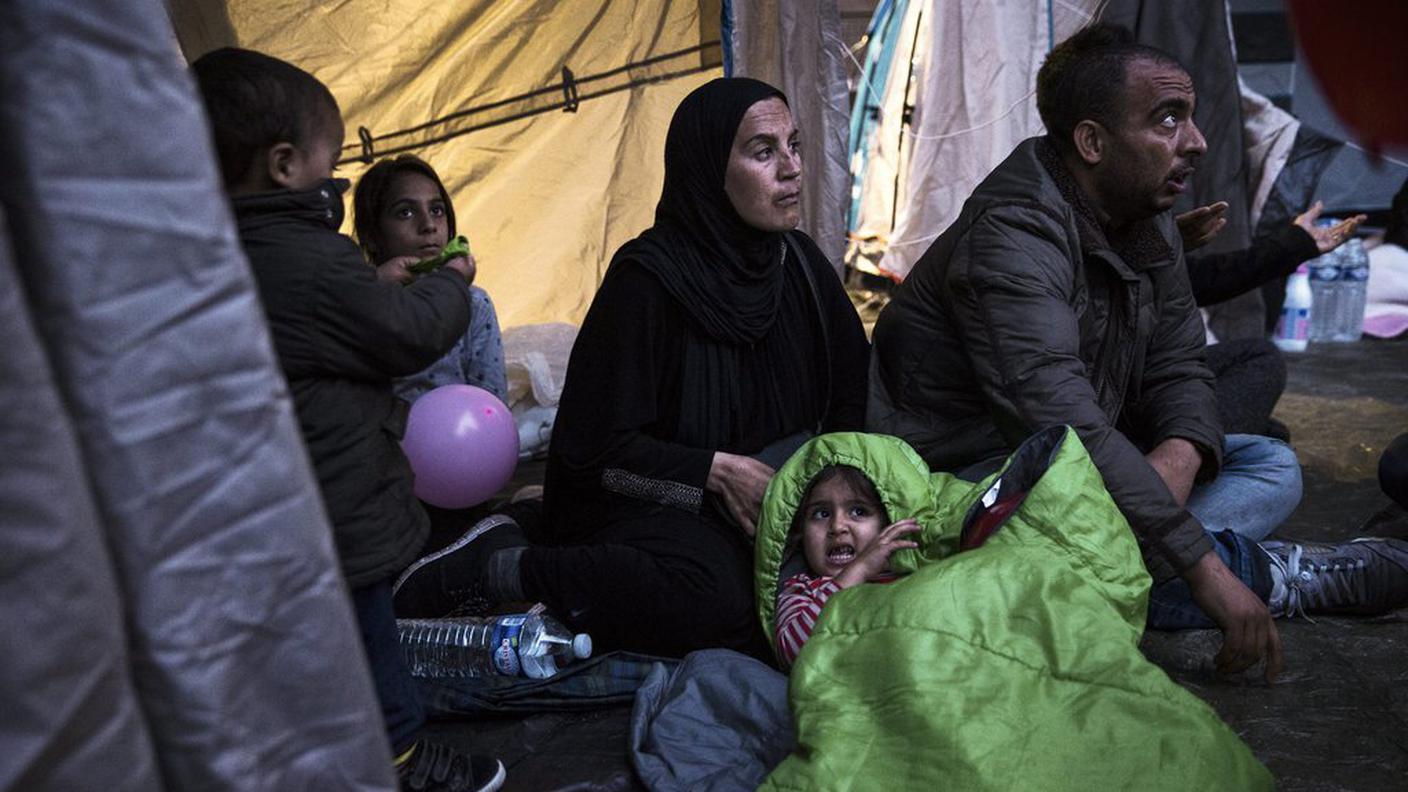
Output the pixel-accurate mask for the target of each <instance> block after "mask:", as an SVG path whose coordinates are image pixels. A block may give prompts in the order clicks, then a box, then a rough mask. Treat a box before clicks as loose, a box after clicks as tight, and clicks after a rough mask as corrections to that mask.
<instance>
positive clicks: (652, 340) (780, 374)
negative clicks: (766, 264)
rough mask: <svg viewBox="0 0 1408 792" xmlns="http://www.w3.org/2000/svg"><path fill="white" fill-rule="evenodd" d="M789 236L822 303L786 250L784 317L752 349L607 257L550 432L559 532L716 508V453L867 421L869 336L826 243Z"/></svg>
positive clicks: (550, 482)
mask: <svg viewBox="0 0 1408 792" xmlns="http://www.w3.org/2000/svg"><path fill="white" fill-rule="evenodd" d="M793 238H794V240H795V241H797V242H798V243H799V245H800V246H801V247H802V248H803V250H804V251H805V252H806V254H807V256H806V257H807V259H808V261H807V265H808V266H809V267H810V268H811V270H812V273H813V276H814V281H815V283H816V286H817V292H818V296H819V297H820V303H821V304H820V310H819V309H818V305H817V300H816V299H815V298H814V297H813V292H812V287H811V286H810V285H809V284H808V281H807V278H806V276H805V275H804V273H803V271H802V270H801V268H800V267H799V266H798V263H797V262H796V261H795V258H796V257H795V256H791V257H790V260H787V261H785V262H784V272H785V275H784V285H783V295H782V300H781V304H780V306H779V308H778V315H777V318H776V321H775V322H774V323H773V325H772V329H771V330H769V331H768V332H767V334H766V335H764V336H763V337H762V338H761V339H760V340H759V341H758V342H757V343H755V344H752V345H731V344H727V343H724V342H720V341H717V340H715V339H713V338H711V337H709V336H708V335H706V334H705V333H704V332H703V331H702V330H701V329H700V328H699V326H698V325H696V324H694V323H693V322H692V321H691V320H690V318H689V317H688V315H687V314H686V312H685V311H683V310H681V308H680V306H679V305H677V304H676V302H675V299H674V298H673V297H672V296H671V295H670V294H669V292H667V291H666V290H665V288H664V287H663V286H662V285H661V284H660V282H659V280H658V279H657V278H656V276H655V275H653V274H652V273H651V272H650V271H648V270H647V269H646V268H645V267H643V266H640V265H639V264H637V263H635V262H633V261H632V260H630V259H619V260H617V261H616V262H614V263H613V264H612V266H611V268H610V270H609V271H608V272H607V275H606V278H605V280H604V281H603V283H602V285H601V289H600V290H599V291H598V292H597V294H596V297H595V299H594V300H593V301H592V306H591V308H590V310H589V311H588V312H587V316H586V319H585V320H584V321H583V323H582V329H581V332H580V333H579V334H578V336H577V341H576V344H575V345H574V346H573V349H572V357H571V360H570V362H569V364H568V370H567V380H566V383H565V385H564V388H563V392H562V399H561V402H560V404H559V408H558V416H557V421H556V425H555V426H554V429H553V438H552V446H551V450H550V452H549V457H548V470H547V480H546V501H547V504H546V505H547V510H548V522H549V525H550V527H551V530H552V532H553V534H554V536H555V538H557V539H559V540H563V541H570V540H571V539H574V538H581V537H583V536H586V535H589V534H591V533H592V532H593V531H595V530H596V529H598V528H600V527H602V526H604V525H607V524H609V523H611V522H613V521H615V520H617V519H622V518H628V517H630V516H632V515H635V514H641V513H644V512H645V511H647V510H650V509H658V507H659V505H665V506H670V507H675V508H679V509H683V510H686V511H690V512H706V513H708V511H709V509H708V506H709V501H710V500H711V497H712V496H711V497H710V498H706V497H705V492H704V487H705V483H706V481H707V478H708V475H709V468H710V465H711V463H712V460H713V455H714V452H715V451H724V452H728V453H735V454H755V453H757V452H758V451H760V450H761V449H763V448H764V447H766V446H768V445H769V444H771V443H773V442H774V441H777V440H779V439H781V438H784V437H787V436H789V435H793V434H795V433H797V432H800V431H816V430H818V429H820V430H822V431H833V430H848V429H859V428H861V426H862V424H863V422H864V417H865V397H866V369H867V365H868V360H869V344H868V342H867V341H866V339H865V333H864V331H863V330H862V328H861V325H860V320H859V317H858V316H857V314H856V311H855V309H854V307H853V306H852V305H851V303H850V300H849V299H848V298H847V297H846V294H845V290H844V289H843V288H842V287H841V284H840V282H839V281H838V280H837V278H836V275H835V274H834V273H833V272H832V271H831V269H830V268H829V267H828V266H827V264H826V259H825V257H824V256H823V254H822V253H821V251H820V250H819V249H818V248H817V247H816V245H815V243H813V242H812V241H811V240H810V239H808V238H807V237H806V236H805V235H803V234H799V233H794V235H793ZM823 316H824V317H825V322H826V331H825V333H823V331H822V321H823V320H822V317H823ZM824 339H825V340H824ZM828 347H829V348H828ZM714 513H716V514H717V513H721V512H719V511H718V510H717V507H716V508H715V510H714Z"/></svg>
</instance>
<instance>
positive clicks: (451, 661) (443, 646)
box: [396, 608, 592, 679]
mask: <svg viewBox="0 0 1408 792" xmlns="http://www.w3.org/2000/svg"><path fill="white" fill-rule="evenodd" d="M396 627H397V629H398V630H399V632H400V637H401V651H402V652H403V653H404V655H405V658H406V665H407V666H409V667H410V669H411V675H412V676H418V677H475V676H492V675H494V674H502V675H506V676H527V677H531V678H533V679H546V678H548V677H550V676H552V675H554V674H556V673H557V671H558V666H559V664H566V663H568V662H570V661H572V660H583V659H586V658H588V657H591V654H592V639H591V636H589V635H587V634H586V633H578V634H576V635H573V634H572V632H571V631H570V630H568V629H567V628H566V627H564V626H562V624H561V623H560V622H558V621H557V620H556V619H553V618H551V617H549V616H545V615H542V613H541V611H538V610H537V609H536V608H535V609H534V610H533V611H529V612H528V613H516V614H513V615H509V616H492V617H486V618H482V619H480V618H449V619H397V620H396Z"/></svg>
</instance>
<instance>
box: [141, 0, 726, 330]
mask: <svg viewBox="0 0 1408 792" xmlns="http://www.w3.org/2000/svg"><path fill="white" fill-rule="evenodd" d="M719 2H720V0H651V1H650V2H639V1H635V2H633V1H632V0H457V2H453V3H445V2H425V0H345V1H344V2H339V3H323V4H319V5H318V6H316V7H312V8H310V7H309V6H308V5H307V4H304V3H295V2H288V1H287V0H228V2H220V1H219V0H214V1H212V0H169V3H168V7H169V9H170V12H171V16H172V21H173V23H174V25H175V28H176V32H177V37H178V39H179V41H180V44H181V48H182V51H183V52H184V54H185V55H186V57H187V58H188V59H190V60H194V59H195V58H197V57H199V56H200V55H201V54H203V53H205V52H207V51H209V50H211V49H215V48H217V47H221V46H239V47H247V48H250V49H256V50H259V51H261V52H266V53H269V54H270V55H274V56H275V57H279V58H283V59H285V60H288V61H290V62H292V63H294V64H296V65H298V66H299V67H301V68H303V69H306V70H307V71H309V72H311V73H312V74H314V75H315V76H317V77H318V78H319V79H321V80H322V81H323V82H324V83H326V84H327V86H328V87H329V88H330V89H331V90H332V92H333V95H334V96H336V97H337V100H338V102H339V104H340V105H341V107H342V116H343V122H344V124H345V126H346V130H347V136H346V141H347V148H346V150H345V151H344V161H343V164H342V166H341V167H340V169H339V172H338V175H339V176H343V177H346V178H349V179H352V180H353V182H354V184H355V182H356V180H357V178H358V177H359V176H360V175H361V174H362V172H363V171H364V170H365V169H366V167H367V166H366V164H365V163H364V162H361V161H359V158H360V157H362V155H363V154H364V152H365V149H364V147H363V143H362V139H361V138H360V137H359V135H358V130H359V128H365V129H366V130H367V132H368V133H369V137H370V143H371V153H372V155H373V157H377V156H381V155H382V154H383V153H387V152H394V151H396V150H398V149H400V150H409V151H411V152H412V153H414V154H416V155H417V156H419V157H421V158H423V159H425V160H427V161H428V162H430V163H431V164H432V165H434V166H435V168H436V170H437V171H438V172H439V173H440V175H441V177H442V178H443V179H444V181H445V186H446V187H447V188H448V189H449V190H450V192H451V195H452V197H453V199H454V203H455V213H456V215H457V219H458V225H459V229H460V232H461V233H463V234H465V235H467V236H468V237H469V240H470V244H471V246H472V248H473V251H474V254H475V258H476V259H477V261H478V263H479V275H478V277H477V279H476V281H475V282H476V284H477V285H479V286H481V287H483V288H484V289H485V290H487V291H488V292H489V294H490V296H492V297H493V299H494V302H495V305H496V306H497V308H498V311H499V319H500V323H501V324H502V325H504V326H506V327H507V326H512V325H519V324H527V323H533V322H548V321H568V322H574V323H579V322H580V321H581V319H582V317H583V316H584V315H585V313H586V310H587V307H588V306H589V305H590V303H591V298H592V295H593V294H594V293H595V291H596V287H597V285H598V284H599V283H600V280H601V276H602V275H603V274H604V272H605V270H606V265H607V264H608V263H609V262H610V258H611V254H612V253H614V252H615V250H616V248H617V247H619V246H620V245H621V244H622V243H624V242H626V241H627V240H628V239H630V238H631V237H633V236H635V235H636V234H638V233H639V232H640V231H641V230H643V229H644V228H646V227H647V226H649V225H650V223H651V220H652V218H653V215H654V208H655V202H656V200H657V199H658V198H659V194H660V185H661V183H662V180H663V175H664V161H663V151H664V140H665V131H666V129H667V128H668V126H669V121H670V115H671V114H672V113H673V112H674V108H675V106H676V105H677V104H678V103H679V101H680V100H681V99H683V98H684V95H685V94H687V93H688V92H689V91H691V90H693V89H694V88H695V87H696V86H698V85H700V84H702V83H704V82H706V81H707V80H709V79H712V78H714V77H718V76H721V75H722V73H723V72H722V68H721V58H722V56H721V50H720V45H719V20H720V18H721V12H720V4H719ZM564 68H565V69H567V70H569V71H570V75H571V77H570V79H568V78H567V75H566V74H565V73H564ZM563 104H573V110H572V111H571V112H568V111H565V110H564V109H563V108H562V107H561V106H562V105H563ZM348 200H349V204H348V208H349V220H348V224H347V226H346V227H345V228H344V231H347V232H348V233H350V231H351V220H350V209H351V205H350V195H349V196H348Z"/></svg>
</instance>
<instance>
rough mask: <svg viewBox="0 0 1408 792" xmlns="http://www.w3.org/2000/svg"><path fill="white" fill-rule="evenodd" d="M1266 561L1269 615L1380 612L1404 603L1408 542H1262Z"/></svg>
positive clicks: (1407, 599) (1407, 597)
mask: <svg viewBox="0 0 1408 792" xmlns="http://www.w3.org/2000/svg"><path fill="white" fill-rule="evenodd" d="M1261 549H1263V550H1265V551H1266V554H1267V555H1269V556H1270V557H1271V577H1272V580H1273V581H1274V585H1273V588H1272V592H1271V602H1270V603H1269V604H1270V606H1271V613H1272V614H1273V615H1275V616H1295V615H1297V614H1300V615H1302V616H1303V615H1305V614H1306V613H1353V614H1359V615H1368V614H1375V613H1383V612H1385V611H1390V610H1393V609H1394V608H1398V607H1402V606H1403V605H1405V604H1408V542H1405V541H1403V540H1402V539H1384V538H1379V537H1365V538H1363V539H1355V540H1353V541H1351V542H1346V543H1344V544H1337V545H1330V544H1321V543H1318V542H1262V543H1261Z"/></svg>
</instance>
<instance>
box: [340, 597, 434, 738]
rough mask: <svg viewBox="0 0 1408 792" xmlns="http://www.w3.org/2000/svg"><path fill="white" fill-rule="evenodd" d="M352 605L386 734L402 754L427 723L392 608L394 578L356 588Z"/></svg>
mask: <svg viewBox="0 0 1408 792" xmlns="http://www.w3.org/2000/svg"><path fill="white" fill-rule="evenodd" d="M352 607H353V609H354V610H355V611H356V612H357V623H358V625H359V626H360V627H361V628H362V647H363V648H364V649H365V650H366V652H367V665H368V666H370V667H371V672H372V682H373V683H375V685H376V696H377V699H378V700H379V701H380V702H381V716H382V718H383V720H385V722H386V736H387V737H388V738H389V739H390V741H391V749H392V750H393V751H394V752H395V753H394V754H393V756H400V755H401V754H402V753H405V751H406V749H407V748H410V747H411V744H412V743H414V742H415V741H416V736H417V734H419V733H420V729H421V727H422V726H424V725H425V708H424V707H423V706H422V705H421V701H420V698H419V696H418V694H417V693H416V687H415V684H414V683H413V681H412V680H411V672H410V669H408V668H407V667H406V661H405V658H403V657H402V655H401V644H400V636H399V634H398V633H397V631H396V614H395V613H393V612H392V610H391V581H390V580H383V581H382V582H380V583H377V584H374V585H371V586H367V587H366V588H359V589H353V590H352Z"/></svg>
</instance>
